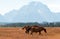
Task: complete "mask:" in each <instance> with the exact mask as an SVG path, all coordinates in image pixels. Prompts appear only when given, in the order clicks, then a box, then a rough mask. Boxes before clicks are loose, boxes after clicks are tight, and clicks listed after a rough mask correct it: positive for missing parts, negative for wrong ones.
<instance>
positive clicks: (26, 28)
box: [22, 26, 31, 34]
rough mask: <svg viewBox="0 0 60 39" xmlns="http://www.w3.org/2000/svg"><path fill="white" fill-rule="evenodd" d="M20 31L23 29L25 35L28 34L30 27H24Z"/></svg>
mask: <svg viewBox="0 0 60 39" xmlns="http://www.w3.org/2000/svg"><path fill="white" fill-rule="evenodd" d="M22 29H25V30H26V31H25V33H28V34H29V31H30V29H31V27H30V26H24V27H23V28H22Z"/></svg>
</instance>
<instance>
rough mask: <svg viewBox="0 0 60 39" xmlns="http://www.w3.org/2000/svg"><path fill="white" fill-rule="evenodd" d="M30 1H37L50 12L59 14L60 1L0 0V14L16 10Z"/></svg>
mask: <svg viewBox="0 0 60 39" xmlns="http://www.w3.org/2000/svg"><path fill="white" fill-rule="evenodd" d="M32 1H39V2H41V3H43V4H45V5H47V6H48V8H49V9H50V10H51V11H52V12H55V13H56V12H60V0H0V14H2V15H4V14H5V13H7V12H9V11H12V10H18V9H20V8H21V7H23V6H24V5H27V4H29V3H30V2H32Z"/></svg>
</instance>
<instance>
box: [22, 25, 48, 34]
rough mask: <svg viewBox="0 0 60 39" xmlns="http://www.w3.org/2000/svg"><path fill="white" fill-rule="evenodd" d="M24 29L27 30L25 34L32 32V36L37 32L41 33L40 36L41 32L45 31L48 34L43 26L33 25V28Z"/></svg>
mask: <svg viewBox="0 0 60 39" xmlns="http://www.w3.org/2000/svg"><path fill="white" fill-rule="evenodd" d="M22 29H25V30H26V31H25V33H28V34H29V31H31V33H30V34H31V35H32V34H33V33H34V32H35V33H37V32H39V35H40V34H41V31H44V32H45V33H47V31H46V29H45V28H44V27H41V26H37V25H33V26H24V27H23V28H22Z"/></svg>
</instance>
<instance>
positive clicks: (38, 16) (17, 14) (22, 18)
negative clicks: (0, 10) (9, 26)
mask: <svg viewBox="0 0 60 39" xmlns="http://www.w3.org/2000/svg"><path fill="white" fill-rule="evenodd" d="M59 16H60V13H59V14H56V13H53V12H51V11H50V9H49V8H48V7H47V6H46V5H45V4H43V3H40V2H30V3H29V4H28V5H25V6H23V7H22V8H21V9H19V10H12V11H10V12H8V13H7V14H5V15H4V17H1V16H0V18H1V19H0V22H2V20H3V21H6V22H39V23H40V22H56V21H58V22H59V21H60V18H59ZM5 19H6V20H5Z"/></svg>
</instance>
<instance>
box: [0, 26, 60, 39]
mask: <svg viewBox="0 0 60 39" xmlns="http://www.w3.org/2000/svg"><path fill="white" fill-rule="evenodd" d="M45 28H46V29H47V34H46V33H44V31H42V32H41V33H42V34H41V35H39V34H38V33H33V35H30V34H26V33H25V32H24V31H25V30H22V29H21V28H18V27H17V28H14V27H12V28H11V27H9V28H0V39H60V27H45Z"/></svg>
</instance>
